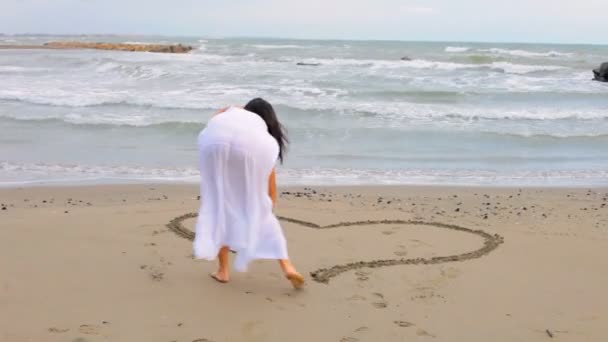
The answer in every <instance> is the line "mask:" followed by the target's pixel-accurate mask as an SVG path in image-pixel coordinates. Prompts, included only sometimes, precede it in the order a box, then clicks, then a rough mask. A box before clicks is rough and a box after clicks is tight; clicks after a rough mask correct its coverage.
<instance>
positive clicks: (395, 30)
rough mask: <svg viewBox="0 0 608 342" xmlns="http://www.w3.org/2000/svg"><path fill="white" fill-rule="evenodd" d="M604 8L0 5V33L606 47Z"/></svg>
mask: <svg viewBox="0 0 608 342" xmlns="http://www.w3.org/2000/svg"><path fill="white" fill-rule="evenodd" d="M607 13H608V0H301V1H292V0H215V1H210V0H171V1H169V0H0V33H5V34H15V33H46V34H107V33H111V34H153V35H157V34H158V35H169V36H172V35H178V36H201V37H231V36H240V37H243V36H246V37H283V38H310V39H365V40H367V39H373V40H375V39H380V40H408V41H411V40H414V41H467V42H471V41H482V42H530V43H536V42H547V43H580V44H583V43H584V44H586V43H592V44H608V17H607V16H606V14H607Z"/></svg>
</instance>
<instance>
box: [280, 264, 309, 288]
mask: <svg viewBox="0 0 608 342" xmlns="http://www.w3.org/2000/svg"><path fill="white" fill-rule="evenodd" d="M279 265H281V269H282V270H283V273H285V277H287V279H289V281H290V282H291V284H292V285H293V287H295V288H296V289H300V288H302V287H303V286H304V277H303V276H302V275H301V274H300V273H298V271H297V270H296V268H295V267H294V266H293V264H292V263H291V261H290V260H289V259H282V260H279Z"/></svg>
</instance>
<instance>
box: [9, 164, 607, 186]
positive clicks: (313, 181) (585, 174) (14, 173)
mask: <svg viewBox="0 0 608 342" xmlns="http://www.w3.org/2000/svg"><path fill="white" fill-rule="evenodd" d="M278 174H279V175H278V178H279V179H280V181H281V185H284V186H287V185H368V184H386V185H428V184H443V185H493V186H495V185H503V186H510V185H511V186H512V185H517V186H522V185H544V186H561V185H608V171H607V170H601V169H584V170H583V169H578V170H563V171H554V170H538V171H515V172H498V171H492V170H483V169H470V170H442V169H409V170H391V169H388V170H380V169H341V168H308V169H307V168H304V169H288V168H279V170H278ZM198 179H199V173H198V170H196V169H194V168H149V167H138V166H107V165H104V166H102V165H74V164H46V163H8V162H0V186H16V185H28V184H29V185H44V184H54V183H60V184H74V183H94V184H95V183H104V182H120V181H126V182H188V183H194V182H197V181H198Z"/></svg>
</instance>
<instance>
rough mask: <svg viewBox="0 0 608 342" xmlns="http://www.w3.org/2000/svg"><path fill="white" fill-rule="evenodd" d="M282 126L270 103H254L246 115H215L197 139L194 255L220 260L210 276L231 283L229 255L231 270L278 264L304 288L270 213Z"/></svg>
mask: <svg viewBox="0 0 608 342" xmlns="http://www.w3.org/2000/svg"><path fill="white" fill-rule="evenodd" d="M287 142H288V140H287V137H286V135H285V132H284V129H283V126H282V125H281V123H280V122H279V120H278V119H277V116H276V114H275V112H274V109H273V108H272V106H271V105H270V103H268V102H266V101H265V100H263V99H260V98H257V99H253V100H251V101H250V102H249V103H248V104H247V105H246V106H245V108H244V109H242V108H238V107H229V108H226V109H223V110H221V111H220V112H218V113H216V115H214V117H213V118H211V120H210V121H209V123H208V125H207V128H205V129H204V130H203V131H202V132H201V134H200V135H199V137H198V148H199V158H200V169H201V198H202V205H201V208H200V211H199V216H198V221H197V224H196V238H195V240H194V255H195V257H196V258H199V259H207V260H213V259H215V257H216V256H217V258H218V259H219V269H218V271H217V272H216V273H213V274H211V277H213V279H215V280H217V281H218V282H220V283H227V282H228V281H229V280H230V266H229V260H228V259H229V258H228V255H229V252H230V250H233V251H236V253H237V255H236V260H235V269H236V270H237V271H242V272H244V271H246V270H247V265H248V264H249V262H250V261H251V260H253V259H278V260H279V264H280V266H281V268H282V270H283V272H284V273H285V276H286V277H287V279H288V280H289V281H291V283H292V285H293V286H294V287H295V288H301V287H302V286H303V285H304V278H303V277H302V275H301V274H300V273H298V272H297V271H296V269H295V267H294V266H293V265H292V264H291V262H290V261H289V258H288V256H287V244H286V241H285V237H284V236H283V231H282V229H281V226H280V224H279V221H278V220H277V218H276V217H275V216H274V214H273V212H272V209H273V206H274V204H275V203H276V199H277V195H276V184H275V171H274V167H275V164H276V161H277V159H279V160H280V161H281V162H283V156H284V153H285V148H286V145H287Z"/></svg>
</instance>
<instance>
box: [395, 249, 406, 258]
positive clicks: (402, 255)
mask: <svg viewBox="0 0 608 342" xmlns="http://www.w3.org/2000/svg"><path fill="white" fill-rule="evenodd" d="M393 254H395V255H396V256H398V257H404V256H406V255H407V251H405V250H402V251H395V252H394V253H393Z"/></svg>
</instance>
